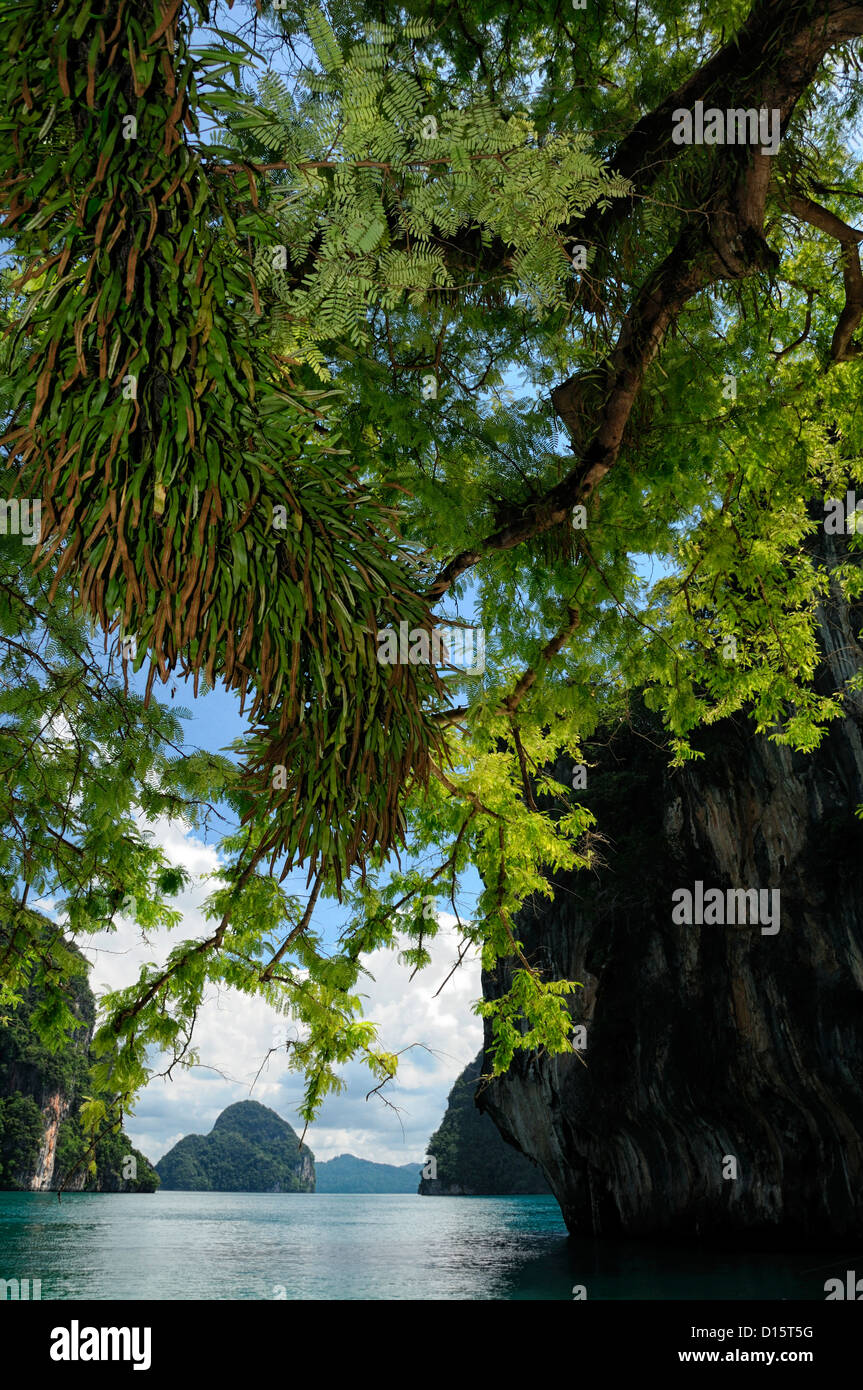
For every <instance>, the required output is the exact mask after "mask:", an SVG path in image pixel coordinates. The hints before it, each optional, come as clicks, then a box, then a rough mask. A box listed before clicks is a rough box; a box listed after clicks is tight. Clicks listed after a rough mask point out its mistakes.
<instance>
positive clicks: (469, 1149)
mask: <svg viewBox="0 0 863 1390" xmlns="http://www.w3.org/2000/svg"><path fill="white" fill-rule="evenodd" d="M481 1072H482V1052H480V1053H479V1054H478V1056H476V1057H475V1058H474V1060H473V1061H472V1062H470V1063H469V1064H468V1065H467V1066H466V1067H465V1069H464V1071H463V1072H462V1074H461V1076H459V1078H458V1079H457V1081H456V1082H455V1084H454V1086H453V1088H452V1090H451V1091H450V1093H449V1100H448V1101H447V1108H446V1113H445V1114H444V1117H443V1119H442V1121H441V1123H440V1127H439V1128H438V1129H437V1130H436V1131H435V1133H434V1134H433V1135H432V1137H431V1139H430V1140H429V1145H428V1153H429V1157H430V1158H433V1159H434V1160H435V1167H436V1170H437V1171H436V1176H435V1177H433V1178H432V1177H428V1178H425V1177H424V1178H421V1179H420V1185H419V1193H420V1196H421V1197H503V1196H525V1195H530V1194H533V1193H537V1194H538V1193H543V1194H547V1193H550V1192H551V1188H550V1187H549V1185H548V1183H547V1182H546V1180H545V1177H544V1176H543V1173H542V1170H541V1169H540V1168H538V1167H537V1166H536V1165H535V1164H534V1163H531V1161H530V1159H529V1158H525V1156H524V1154H521V1153H519V1152H518V1150H517V1149H514V1148H512V1146H511V1145H510V1144H507V1143H506V1141H505V1140H504V1139H502V1138H501V1136H500V1134H499V1132H498V1130H497V1127H496V1125H495V1124H494V1121H493V1120H490V1119H489V1117H488V1116H487V1115H482V1114H480V1112H479V1110H477V1108H476V1105H475V1104H474V1093H475V1091H476V1086H477V1082H478V1081H479V1078H480V1075H481Z"/></svg>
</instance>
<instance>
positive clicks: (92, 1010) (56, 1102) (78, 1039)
mask: <svg viewBox="0 0 863 1390" xmlns="http://www.w3.org/2000/svg"><path fill="white" fill-rule="evenodd" d="M9 916H10V913H8V912H7V918H8V917H9ZM27 916H28V919H29V925H30V928H31V929H32V927H33V925H34V923H35V924H36V926H37V927H38V929H39V930H40V931H41V932H42V933H43V935H44V938H45V942H46V957H47V958H50V957H51V955H52V954H56V952H57V951H58V950H63V951H66V952H68V953H69V954H70V955H72V956H75V957H77V960H76V961H75V973H72V974H71V975H70V979H69V984H68V989H67V1005H68V1007H69V1009H70V1011H71V1015H72V1019H73V1026H72V1027H71V1028H70V1029H69V1031H68V1033H67V1034H66V1041H65V1044H64V1045H63V1046H62V1048H61V1049H60V1050H59V1051H54V1050H53V1048H52V1047H49V1046H48V1045H46V1041H45V1039H46V1037H48V1036H49V1034H50V1030H51V1027H52V1024H53V1022H54V1020H52V1018H51V1016H50V1010H49V1009H48V1008H47V1007H46V998H45V994H44V992H43V990H42V989H41V988H40V987H39V985H38V984H37V985H34V986H32V987H31V988H29V989H27V990H25V991H24V992H23V993H22V994H21V995H20V996H19V998H18V1001H17V1003H16V1002H15V1001H14V1000H13V999H11V998H9V997H8V996H7V997H6V998H4V999H3V1000H2V1002H0V1189H3V1190H5V1191H10V1190H11V1191H25V1192H26V1191H33V1192H45V1191H55V1190H58V1189H60V1188H64V1189H65V1190H67V1191H73V1192H74V1191H79V1192H80V1191H86V1192H153V1191H155V1189H156V1188H157V1187H158V1185H159V1180H158V1177H157V1176H156V1173H155V1170H154V1169H153V1168H152V1167H151V1166H150V1164H149V1162H148V1161H147V1159H146V1158H145V1157H144V1155H143V1154H142V1153H139V1152H138V1150H137V1149H135V1148H133V1147H132V1144H131V1141H130V1140H129V1138H128V1137H127V1135H126V1134H125V1133H124V1132H123V1130H122V1129H121V1128H120V1127H119V1126H118V1127H117V1129H116V1130H113V1129H111V1130H108V1132H106V1133H104V1134H103V1135H102V1136H101V1138H99V1139H98V1141H97V1142H96V1144H95V1148H92V1147H91V1140H90V1138H89V1137H88V1135H87V1134H86V1133H85V1130H84V1126H83V1124H82V1121H81V1116H80V1108H81V1104H82V1102H83V1101H84V1100H85V1098H86V1097H88V1096H90V1097H93V1095H94V1088H93V1086H92V1084H91V1081H90V1043H91V1039H92V1035H93V1025H94V1020H95V1016H96V1005H95V1000H94V998H93V993H92V991H91V989H90V986H89V984H88V982H87V973H86V964H85V962H84V961H83V958H82V957H81V956H80V955H79V953H77V952H75V951H74V950H72V949H71V948H70V947H69V945H68V943H67V942H63V941H62V936H61V932H60V929H59V928H58V927H56V926H55V925H54V924H53V923H52V922H50V921H49V920H48V919H47V918H40V916H39V914H36V913H32V912H28V914H27ZM15 941H16V935H15V932H14V930H13V929H11V928H10V927H9V926H8V925H5V924H4V925H3V926H2V927H0V952H3V951H6V952H12V951H14V949H15Z"/></svg>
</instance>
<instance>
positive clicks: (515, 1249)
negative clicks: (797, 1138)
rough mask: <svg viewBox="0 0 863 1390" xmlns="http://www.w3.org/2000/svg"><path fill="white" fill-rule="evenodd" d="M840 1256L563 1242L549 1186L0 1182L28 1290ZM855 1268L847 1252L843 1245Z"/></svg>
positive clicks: (470, 1277)
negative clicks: (480, 1192) (290, 1189)
mask: <svg viewBox="0 0 863 1390" xmlns="http://www.w3.org/2000/svg"><path fill="white" fill-rule="evenodd" d="M849 1259H851V1256H850V1255H849V1256H848V1257H847V1258H846V1256H844V1255H841V1256H836V1257H834V1258H832V1259H831V1256H830V1255H829V1253H828V1254H817V1253H816V1254H812V1253H811V1252H809V1253H804V1254H793V1255H787V1254H781V1255H776V1254H770V1255H748V1256H747V1255H735V1254H728V1253H716V1252H711V1251H704V1250H702V1251H697V1250H696V1251H693V1250H674V1249H669V1248H668V1247H656V1246H653V1245H649V1244H644V1243H641V1242H631V1241H627V1242H618V1243H611V1242H603V1241H583V1242H577V1241H572V1240H570V1239H569V1238H568V1236H567V1232H566V1227H565V1226H564V1224H563V1221H562V1220H561V1216H560V1211H559V1209H558V1206H557V1203H556V1202H555V1201H554V1199H553V1198H551V1197H472V1198H471V1197H414V1196H408V1197H404V1196H349V1195H335V1194H333V1195H330V1194H327V1193H321V1194H311V1193H310V1194H285V1195H278V1194H270V1193H220V1192H157V1193H155V1194H153V1195H140V1196H139V1195H123V1194H108V1193H105V1194H95V1193H94V1194H89V1193H70V1194H68V1195H67V1196H64V1198H63V1201H62V1204H60V1203H58V1201H57V1198H56V1195H54V1196H52V1195H51V1194H50V1193H45V1194H43V1193H18V1192H0V1279H14V1278H17V1279H26V1278H29V1279H31V1280H32V1279H41V1280H42V1299H43V1301H44V1300H45V1299H107V1298H122V1299H184V1298H202V1299H273V1298H279V1297H281V1298H288V1299H340V1298H347V1299H495V1300H509V1299H564V1300H568V1299H571V1298H572V1288H573V1285H574V1284H583V1285H585V1286H586V1288H587V1297H588V1299H590V1300H593V1299H633V1298H636V1299H668V1298H684V1299H700V1298H723V1299H748V1298H787V1299H817V1300H818V1301H823V1299H824V1281H825V1280H826V1279H827V1278H830V1277H833V1276H835V1275H838V1276H840V1277H844V1274H845V1270H846V1269H849V1268H853V1267H854V1266H853V1261H852V1263H850V1264H849ZM858 1266H859V1269H860V1272H861V1274H863V1252H861V1254H860V1257H859V1258H858Z"/></svg>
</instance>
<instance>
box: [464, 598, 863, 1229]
mask: <svg viewBox="0 0 863 1390" xmlns="http://www.w3.org/2000/svg"><path fill="white" fill-rule="evenodd" d="M860 627H861V613H860V608H859V605H858V606H857V609H856V611H853V610H851V609H849V608H848V607H847V606H846V605H844V604H843V603H842V602H841V601H836V599H835V596H834V600H833V601H832V602H831V604H830V606H829V608H827V609H825V610H824V612H823V613H822V632H821V637H822V647H823V651H824V654H825V664H824V668H823V669H822V670H821V671H820V672H819V673H818V681H819V684H821V685H822V688H824V689H827V690H834V691H835V690H837V689H840V688H841V687H842V684H843V682H844V680H846V679H847V678H848V677H849V676H850V675H853V674H854V673H855V672H858V671H860V670H861V669H863V652H861V648H860V645H859V643H858V640H857V636H856V634H857V633H858V632H859V630H860ZM861 731H863V717H861V709H860V704H859V702H858V703H857V704H856V706H855V708H854V709H853V710H852V712H851V714H850V716H849V717H848V718H846V719H844V720H843V721H841V723H840V722H836V723H834V724H833V725H832V727H831V732H830V733H829V735H828V736H827V737H826V738H825V740H824V742H823V743H822V745H821V748H820V749H819V750H818V751H816V752H815V753H813V754H810V755H808V756H802V755H798V754H792V753H791V752H789V750H788V749H787V748H783V747H780V746H778V745H776V744H771V743H770V742H769V741H768V740H767V739H766V738H764V737H759V736H756V735H755V734H754V732H753V730H752V725H751V724H750V723H748V722H747V721H746V720H745V719H742V718H734V719H730V720H726V721H724V722H723V723H721V724H718V725H716V726H715V728H714V729H712V730H710V731H707V732H706V733H705V734H704V735H703V736H702V737H701V738H700V739H699V740H698V746H699V747H700V748H702V749H703V750H704V751H705V753H706V757H705V759H704V760H703V761H700V762H696V763H690V764H689V765H688V766H687V767H686V768H684V769H682V770H679V771H676V772H670V771H669V770H668V764H667V758H666V757H665V756H664V755H663V753H662V752H661V751H660V750H659V749H658V748H657V746H656V744H657V743H658V742H659V741H660V740H661V734H658V733H657V730H656V726H655V724H654V722H653V720H652V719H651V718H650V717H648V716H647V715H646V714H645V713H644V712H643V711H642V712H639V713H638V714H636V715H635V716H634V717H633V719H632V721H631V725H630V726H629V727H625V726H624V727H621V728H619V729H617V730H615V731H612V733H611V734H610V735H606V736H605V738H604V742H603V744H602V745H600V744H599V742H598V741H597V743H596V744H595V745H594V746H593V747H590V748H588V750H587V758H586V760H587V762H588V764H589V765H590V764H596V766H593V767H590V770H589V772H588V792H587V793H585V794H584V799H585V800H586V801H587V802H588V804H590V805H591V807H592V809H594V811H595V812H596V814H597V818H598V827H597V828H598V830H599V831H600V832H601V833H602V834H603V835H604V836H606V837H607V839H608V843H607V844H604V845H603V846H602V847H601V849H602V857H603V859H604V861H605V862H604V866H603V867H601V868H600V870H599V872H598V874H596V875H593V874H580V875H573V876H569V877H561V878H560V879H555V883H556V885H557V891H556V893H555V900H554V902H553V903H552V904H549V903H548V902H546V901H542V902H540V903H538V904H536V906H534V905H533V904H528V905H527V907H526V909H525V911H524V913H523V914H522V918H521V922H520V931H519V935H520V937H521V939H522V940H523V942H524V944H525V950H526V954H527V956H528V958H529V959H530V960H531V961H532V962H533V963H535V964H536V965H538V966H540V967H541V968H542V969H543V970H544V971H547V972H548V974H549V976H550V977H553V978H569V979H575V980H579V981H582V982H583V984H584V986H585V988H584V989H583V990H578V991H576V993H575V995H574V996H573V999H572V1005H571V1007H572V1012H573V1017H574V1019H575V1020H576V1022H578V1023H583V1024H584V1025H586V1046H585V1050H584V1052H583V1053H582V1054H581V1059H580V1058H579V1057H577V1056H573V1055H569V1056H565V1057H560V1058H555V1059H549V1058H542V1057H541V1058H537V1057H536V1055H530V1056H527V1055H524V1054H523V1055H522V1057H521V1058H518V1057H517V1058H516V1061H515V1063H514V1064H513V1067H512V1069H511V1072H510V1073H509V1074H508V1075H507V1076H505V1077H502V1078H500V1079H498V1080H497V1081H495V1082H494V1083H493V1084H492V1085H491V1086H490V1087H488V1088H487V1089H486V1090H485V1091H483V1092H480V1094H479V1095H478V1098H477V1103H478V1104H479V1106H480V1107H481V1108H482V1109H483V1110H485V1112H486V1113H487V1114H489V1115H490V1116H491V1117H492V1118H493V1119H494V1121H495V1123H496V1124H497V1125H498V1127H499V1128H500V1130H501V1133H502V1134H503V1135H504V1136H505V1137H506V1138H508V1139H509V1140H510V1141H511V1142H513V1143H514V1144H515V1145H516V1146H517V1147H518V1148H520V1149H521V1150H522V1152H524V1153H525V1154H528V1155H530V1156H531V1157H532V1158H535V1159H536V1160H537V1161H538V1162H539V1163H540V1164H541V1166H542V1168H543V1170H544V1171H545V1173H546V1175H547V1177H548V1180H549V1182H550V1184H551V1187H552V1190H553V1191H554V1194H555V1196H556V1197H557V1198H558V1200H559V1202H560V1205H561V1208H562V1211H563V1215H564V1218H565V1220H566V1222H567V1225H568V1226H569V1229H570V1231H571V1232H573V1233H577V1234H579V1235H585V1234H600V1233H601V1234H613V1233H629V1234H644V1235H648V1234H650V1235H652V1236H658V1235H668V1236H685V1237H693V1236H698V1237H701V1238H710V1239H729V1240H732V1241H736V1242H737V1243H739V1241H740V1238H741V1233H743V1232H745V1233H746V1239H747V1241H748V1242H749V1244H750V1245H752V1246H754V1245H755V1244H773V1243H777V1244H786V1245H792V1244H794V1245H812V1246H818V1245H819V1244H820V1245H826V1244H834V1245H835V1244H839V1243H842V1242H845V1241H849V1242H851V1241H859V1240H860V1238H861V1236H863V822H861V821H860V820H859V819H857V818H856V816H855V811H856V808H857V807H858V806H860V805H861V804H863V739H861ZM568 766H569V764H568V763H567V762H566V761H565V760H563V759H562V760H561V761H560V763H559V764H558V766H557V769H556V771H557V773H558V775H559V776H560V778H561V780H562V781H566V782H568V781H569V779H568V778H567V777H566V771H567V767H568ZM697 881H701V882H702V883H703V885H704V891H705V893H706V892H707V890H708V889H709V888H712V887H718V888H721V889H724V890H726V889H728V888H753V887H754V888H759V889H767V888H771V889H772V888H778V889H779V890H780V892H781V899H780V904H781V906H780V911H781V917H780V929H779V931H778V932H776V933H775V934H766V933H764V932H762V930H761V927H760V926H759V925H743V926H738V925H735V926H728V925H696V924H693V925H685V924H676V923H675V922H674V921H673V920H672V911H673V904H672V893H673V892H674V891H675V890H676V889H680V888H687V889H689V890H690V891H692V890H693V888H694V885H695V883H696V882H697ZM507 978H508V969H507V968H503V967H498V969H497V971H496V972H495V973H494V974H493V975H489V976H486V977H485V978H484V991H485V993H486V996H487V997H495V996H496V995H497V994H499V993H500V992H501V991H502V989H503V988H504V987H505V985H506V981H507ZM487 1027H488V1025H487ZM489 1040H490V1039H489V1036H488V1034H487V1036H486V1046H488V1043H489ZM484 1069H486V1070H487V1069H488V1065H487V1064H486V1067H485V1068H484ZM729 1157H731V1158H734V1159H736V1166H737V1176H736V1178H735V1177H732V1176H723V1170H725V1172H726V1173H730V1172H732V1171H733V1166H732V1165H730V1164H729V1163H728V1158H729Z"/></svg>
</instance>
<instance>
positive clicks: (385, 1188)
mask: <svg viewBox="0 0 863 1390" xmlns="http://www.w3.org/2000/svg"><path fill="white" fill-rule="evenodd" d="M421 1171H422V1162H419V1163H402V1164H398V1165H396V1164H393V1163H372V1162H370V1161H369V1159H367V1158H354V1156H353V1154H339V1156H338V1158H330V1159H327V1161H326V1162H325V1163H318V1164H317V1178H318V1184H317V1190H318V1192H416V1190H417V1179H418V1178H419V1175H420V1172H421Z"/></svg>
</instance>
